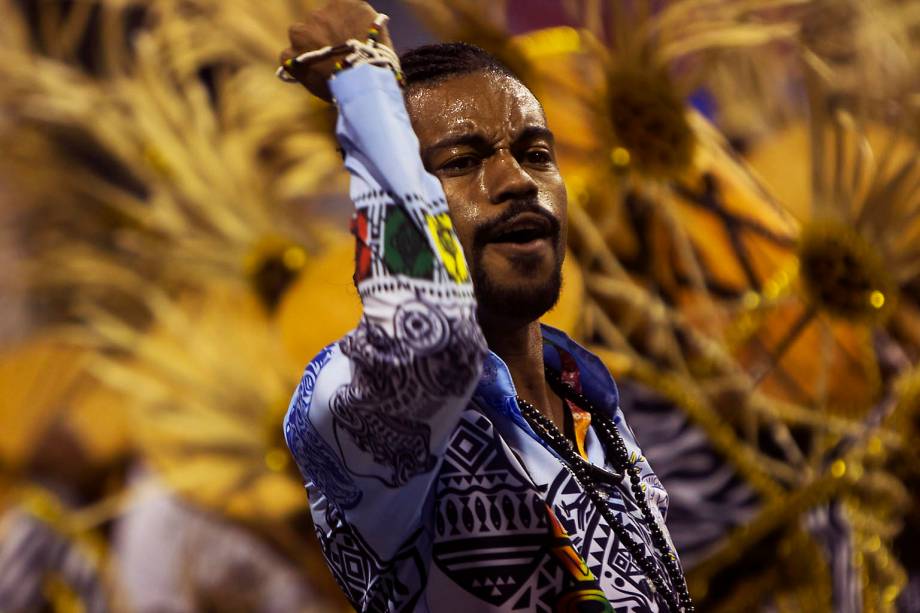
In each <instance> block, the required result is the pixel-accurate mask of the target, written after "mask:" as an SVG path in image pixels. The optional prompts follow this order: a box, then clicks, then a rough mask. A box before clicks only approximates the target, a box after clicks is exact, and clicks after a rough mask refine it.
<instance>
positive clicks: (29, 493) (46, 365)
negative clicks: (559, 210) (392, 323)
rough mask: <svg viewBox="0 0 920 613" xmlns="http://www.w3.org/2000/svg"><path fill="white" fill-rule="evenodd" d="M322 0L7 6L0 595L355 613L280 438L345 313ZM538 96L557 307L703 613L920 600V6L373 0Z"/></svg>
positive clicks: (350, 303) (1, 30)
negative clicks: (286, 63)
mask: <svg viewBox="0 0 920 613" xmlns="http://www.w3.org/2000/svg"><path fill="white" fill-rule="evenodd" d="M313 4H314V2H311V1H310V0H285V1H281V2H256V1H254V0H79V1H72V0H43V1H42V2H33V1H29V0H0V151H2V152H3V153H2V156H0V390H2V392H0V610H2V611H11V612H27V611H55V612H68V613H69V612H76V611H83V612H96V611H149V612H153V611H157V612H162V611H170V612H172V611H176V612H179V611H181V612H185V611H189V612H191V611H233V612H235V611H338V610H347V605H346V603H345V600H344V598H343V597H342V595H341V593H340V592H339V590H338V587H337V586H336V585H335V584H334V582H333V580H332V577H331V575H330V574H329V572H328V571H327V570H326V567H325V564H324V563H323V560H322V559H321V554H320V552H319V548H318V545H317V543H316V540H315V537H314V535H313V533H312V526H311V525H310V520H309V515H308V512H307V504H306V503H307V501H306V497H305V495H304V492H303V489H302V482H301V479H300V477H299V475H298V474H297V471H296V469H295V468H294V467H293V466H292V465H291V463H290V462H289V456H288V453H287V450H286V449H285V447H284V444H283V440H282V436H281V419H282V417H283V414H284V411H285V409H286V408H287V402H288V400H289V398H290V395H291V393H292V392H293V390H294V386H295V385H296V382H297V381H298V380H299V377H300V374H301V373H300V371H301V369H302V368H303V366H304V365H305V364H306V363H307V362H308V361H309V360H310V359H311V358H312V357H313V356H314V355H315V354H316V353H317V352H318V351H319V350H320V349H321V348H322V347H323V345H324V344H325V343H327V342H329V341H330V340H332V339H334V338H337V337H338V336H341V335H342V334H344V333H345V332H346V331H347V330H349V329H350V328H352V327H353V326H354V325H355V324H356V322H357V318H358V316H359V313H360V310H359V302H358V300H357V296H356V295H355V293H354V290H353V287H352V286H351V284H350V282H349V278H350V276H351V271H352V269H353V257H354V246H353V242H352V239H351V237H350V235H349V234H348V232H347V225H348V215H349V214H350V211H351V205H350V204H349V203H348V201H347V191H346V182H345V175H344V173H343V172H342V171H341V169H340V157H339V155H338V153H337V151H336V146H337V145H336V143H335V140H334V136H333V124H334V120H335V113H334V109H332V108H331V107H325V106H322V105H320V104H319V103H318V102H315V101H314V99H313V98H311V97H310V96H308V95H306V94H305V93H303V92H302V91H300V90H298V89H297V88H291V87H286V86H284V85H283V84H282V83H280V82H279V81H277V80H276V79H275V78H274V75H273V72H274V68H275V62H276V59H277V52H278V50H279V49H280V48H281V47H283V46H284V42H285V40H286V31H287V27H288V25H289V24H290V23H293V22H295V21H297V20H298V19H299V18H301V17H302V15H303V14H304V13H306V11H307V10H309V9H310V7H311V6H313ZM373 4H374V6H375V7H376V8H377V9H378V10H380V11H382V12H385V13H388V14H389V15H390V16H391V18H392V21H391V25H392V33H393V38H394V40H395V41H396V44H397V45H398V46H399V47H400V50H404V49H406V48H409V47H412V46H415V45H418V44H422V43H425V42H430V41H433V40H464V41H467V42H470V43H473V44H477V45H479V46H482V47H483V48H485V49H486V50H488V51H490V52H492V53H494V54H496V55H497V56H498V57H499V58H501V59H502V60H503V61H504V62H505V63H507V64H508V65H509V66H510V67H511V68H512V69H514V70H515V71H516V72H517V73H518V74H519V75H520V76H521V77H522V79H523V80H524V81H525V83H527V84H528V86H529V87H530V88H531V89H532V90H533V91H534V92H535V93H536V94H537V96H538V97H539V98H540V99H541V101H542V102H543V104H544V106H545V109H546V112H547V116H548V120H549V125H550V126H551V127H552V128H553V130H554V132H555V133H556V135H557V141H558V142H557V151H558V153H559V156H560V160H559V161H560V166H561V169H562V172H563V176H565V177H566V180H567V187H568V190H569V201H570V206H569V215H570V220H569V228H570V232H569V234H570V236H569V245H568V249H569V255H568V257H567V258H566V267H565V269H564V276H565V279H566V283H565V288H564V292H563V296H562V299H561V301H560V303H559V305H558V306H557V307H556V309H554V311H552V312H551V313H550V314H549V315H548V318H547V321H548V322H549V323H551V324H552V325H556V326H558V327H561V328H563V329H564V330H565V331H567V332H568V333H569V334H571V335H572V336H573V337H574V338H576V339H578V340H579V341H581V342H583V343H584V344H586V345H587V346H588V347H589V348H590V349H591V350H592V351H593V352H595V353H596V354H598V355H600V356H602V357H603V359H604V360H605V361H606V363H607V365H608V367H609V368H610V369H611V371H612V372H613V373H614V375H615V377H616V378H617V381H618V384H619V386H620V389H621V396H622V402H623V410H624V411H625V412H626V413H627V415H628V419H629V421H630V423H632V424H633V426H634V428H635V429H636V430H637V432H638V438H639V440H640V441H642V443H643V444H644V446H645V448H644V451H645V453H646V455H647V456H648V457H649V459H650V461H651V462H652V464H653V466H654V467H655V468H656V471H657V472H658V474H659V476H660V478H661V479H662V481H663V482H664V485H665V486H666V487H667V489H668V490H669V492H670V494H671V497H672V501H671V512H670V517H669V522H668V523H669V527H670V530H671V534H672V535H673V537H674V539H675V541H676V544H677V548H678V551H680V552H681V556H682V559H683V563H684V567H685V569H686V570H687V573H688V581H689V585H690V590H691V593H692V594H693V596H694V600H695V601H696V602H697V603H698V608H699V610H703V611H725V612H734V611H739V610H751V611H769V612H773V611H777V612H780V611H782V612H785V611H790V612H793V611H803V612H812V611H815V612H820V611H828V612H830V611H834V612H851V611H852V612H857V611H865V612H873V611H902V612H913V611H920V556H918V553H917V549H916V547H914V546H913V545H914V544H915V543H917V542H920V541H918V539H920V505H918V502H917V496H916V492H917V491H920V452H918V448H920V447H918V444H917V443H918V440H920V438H918V437H920V372H918V370H917V363H918V359H920V167H918V166H920V140H918V139H920V133H918V131H920V107H918V105H920V82H918V76H917V74H918V73H917V71H916V69H915V67H916V66H917V64H918V60H920V6H918V5H917V4H916V3H911V2H904V1H896V0H887V1H883V0H860V1H857V0H761V1H757V0H670V1H652V0H636V1H633V2H620V1H615V0H526V1H525V0H505V1H495V0H490V1H485V0H451V1H448V0H404V1H400V0H389V1H387V2H375V3H373Z"/></svg>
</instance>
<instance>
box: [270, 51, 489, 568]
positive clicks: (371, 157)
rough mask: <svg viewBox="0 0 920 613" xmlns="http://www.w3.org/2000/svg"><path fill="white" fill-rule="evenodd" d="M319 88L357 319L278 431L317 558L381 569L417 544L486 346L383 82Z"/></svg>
mask: <svg viewBox="0 0 920 613" xmlns="http://www.w3.org/2000/svg"><path fill="white" fill-rule="evenodd" d="M329 86H330V89H331V93H332V95H333V96H334V98H335V101H336V104H337V106H338V111H339V119H338V124H337V135H338V138H339V142H340V143H341V145H342V147H343V149H344V151H345V166H346V168H347V169H348V171H349V172H350V174H351V197H352V200H353V201H354V203H355V214H354V217H353V220H352V231H353V233H354V234H355V238H356V241H357V247H356V269H355V277H354V278H355V283H356V285H357V288H358V292H359V294H360V296H361V300H362V302H363V305H364V314H363V317H362V319H361V322H360V323H359V325H358V327H357V328H356V329H355V330H354V331H353V332H351V333H350V334H348V335H347V336H346V337H345V338H343V339H342V340H341V341H339V342H337V343H334V344H332V345H330V346H329V347H327V348H326V349H325V350H324V351H323V352H322V353H321V354H320V355H319V356H317V358H316V359H314V360H313V362H311V364H310V365H309V366H308V367H307V371H306V374H305V375H304V378H303V380H302V382H301V384H300V386H299V387H298V389H297V391H296V393H295V394H294V397H293V399H292V402H291V405H290V408H289V411H288V415H287V417H286V419H285V425H284V429H285V437H286V440H287V443H288V446H289V447H290V449H291V451H292V453H293V455H294V457H295V459H296V461H297V464H298V466H299V467H300V469H301V472H302V473H303V476H304V479H305V482H306V485H307V489H308V491H309V496H310V501H311V505H312V509H313V515H314V521H315V522H316V524H317V528H318V532H319V536H320V540H321V543H322V544H323V546H324V549H326V553H327V559H328V558H330V551H331V550H332V549H334V548H335V547H337V546H338V544H339V542H340V541H341V539H343V538H348V539H351V542H358V543H359V546H360V547H361V548H364V549H367V550H368V551H367V552H366V555H368V556H370V557H372V558H373V559H375V560H376V561H377V563H379V564H381V565H385V564H386V563H387V562H388V561H389V560H392V559H393V558H394V557H395V556H397V555H399V554H400V553H401V552H405V550H406V549H407V548H409V549H411V548H412V547H413V540H414V539H415V538H416V536H417V535H418V534H419V530H420V526H421V519H422V513H423V508H424V505H425V501H426V500H427V499H428V497H429V493H430V490H431V488H432V484H433V481H434V479H435V476H436V473H437V469H438V466H439V465H440V461H441V456H442V454H443V453H444V451H445V448H446V446H447V442H448V437H449V436H450V434H451V433H452V431H453V430H454V428H455V426H456V424H457V421H458V420H459V418H460V414H461V412H462V411H463V409H464V408H465V407H466V404H467V402H468V401H469V398H470V396H471V395H472V393H473V390H474V388H475V386H476V383H477V381H478V379H479V373H480V366H481V363H482V359H483V357H484V356H485V354H486V351H487V348H486V344H485V341H484V339H483V337H482V334H481V332H480V329H479V326H478V324H477V322H476V318H475V301H474V298H473V290H472V285H471V283H470V279H469V274H468V270H467V267H466V261H465V259H464V256H463V251H462V249H461V247H460V243H459V241H458V240H457V237H456V236H455V234H454V232H453V229H452V226H451V222H450V218H449V217H448V214H447V206H446V201H445V199H444V194H443V192H442V190H441V186H440V183H439V182H438V180H437V179H436V178H434V177H433V176H431V175H430V174H428V173H427V172H426V171H425V169H424V167H423V166H422V162H421V160H420V158H419V153H418V140H417V138H416V136H415V134H414V133H413V131H412V128H411V125H410V123H409V119H408V116H407V114H406V110H405V106H404V104H403V99H402V92H401V90H400V88H399V86H398V84H397V81H396V79H395V77H394V75H393V73H392V72H391V71H390V70H388V69H386V68H379V67H375V66H370V65H359V66H356V67H353V68H348V69H346V70H343V71H341V72H339V73H337V74H336V75H335V76H334V77H333V78H332V79H331V80H330V81H329ZM317 299H319V300H321V299H322V297H321V296H317ZM305 323H306V322H305ZM330 566H333V571H335V568H334V563H333V562H332V560H330Z"/></svg>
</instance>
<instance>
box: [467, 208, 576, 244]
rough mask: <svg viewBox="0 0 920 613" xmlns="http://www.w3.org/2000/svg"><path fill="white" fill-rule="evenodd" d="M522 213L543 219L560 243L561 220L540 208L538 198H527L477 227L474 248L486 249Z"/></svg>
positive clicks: (556, 240)
mask: <svg viewBox="0 0 920 613" xmlns="http://www.w3.org/2000/svg"><path fill="white" fill-rule="evenodd" d="M522 213H534V214H535V215H539V216H540V217H543V218H544V219H545V220H546V221H547V222H548V223H549V224H550V232H551V235H552V237H553V240H554V242H556V243H558V242H559V231H560V230H561V224H560V223H559V220H558V219H556V216H555V215H553V214H552V213H550V212H549V211H547V210H546V209H545V208H543V207H542V206H540V203H539V202H538V201H537V199H536V198H527V199H523V200H512V201H511V204H509V205H508V207H507V208H506V209H505V210H504V211H502V212H501V214H500V215H499V216H498V217H496V218H495V219H490V220H489V221H486V222H483V223H482V224H481V225H480V226H479V227H477V228H476V230H475V231H474V232H473V246H474V247H475V248H476V249H482V248H483V247H485V245H486V244H487V243H489V242H491V241H492V239H493V238H495V237H496V236H497V235H498V233H499V232H500V231H501V229H502V228H503V227H504V226H505V225H506V224H507V223H508V222H510V221H511V220H512V219H514V218H515V217H517V216H518V215H520V214H522Z"/></svg>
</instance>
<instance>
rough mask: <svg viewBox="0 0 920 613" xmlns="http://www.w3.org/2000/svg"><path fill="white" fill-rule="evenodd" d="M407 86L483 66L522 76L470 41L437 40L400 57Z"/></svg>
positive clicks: (466, 72)
mask: <svg viewBox="0 0 920 613" xmlns="http://www.w3.org/2000/svg"><path fill="white" fill-rule="evenodd" d="M399 61H400V64H402V71H403V75H405V79H406V89H409V88H411V87H413V86H417V85H434V84H437V83H440V82H442V81H445V80H447V79H449V78H451V77H457V76H460V75H465V74H470V73H473V72H479V71H480V70H484V71H489V72H494V73H498V74H502V75H506V76H509V77H511V78H513V79H515V80H516V81H521V78H520V77H519V76H518V75H516V74H514V71H512V70H511V69H510V68H508V67H507V66H506V65H505V64H503V63H502V62H501V61H500V60H499V59H498V58H496V57H495V56H494V55H492V54H491V53H489V52H488V51H485V50H484V49H480V48H479V47H477V46H476V45H471V44H469V43H459V42H458V43H437V44H434V45H422V46H421V47H416V48H415V49H410V50H408V51H406V52H405V53H403V54H402V55H401V56H400V58H399Z"/></svg>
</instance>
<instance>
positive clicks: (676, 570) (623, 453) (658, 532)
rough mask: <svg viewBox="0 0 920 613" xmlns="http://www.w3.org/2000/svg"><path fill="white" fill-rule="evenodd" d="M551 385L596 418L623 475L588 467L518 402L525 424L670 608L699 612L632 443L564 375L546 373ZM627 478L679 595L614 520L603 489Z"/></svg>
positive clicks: (559, 435) (558, 435)
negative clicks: (550, 451) (655, 511)
mask: <svg viewBox="0 0 920 613" xmlns="http://www.w3.org/2000/svg"><path fill="white" fill-rule="evenodd" d="M546 380H547V381H548V382H549V384H550V385H551V386H552V387H553V389H554V390H555V391H556V393H557V394H559V395H560V396H561V397H563V398H568V399H569V400H572V401H573V402H575V404H576V405H578V406H579V407H580V408H582V409H584V410H586V411H588V413H590V414H591V423H592V425H594V427H595V431H596V432H597V434H598V435H599V436H598V438H599V439H600V440H601V443H602V444H603V446H604V451H605V454H606V456H607V457H608V459H609V460H610V461H611V463H612V464H613V466H614V469H615V470H617V471H619V472H620V474H614V473H608V472H607V471H605V470H602V469H600V468H598V467H596V466H594V465H593V464H591V463H590V462H586V461H585V460H584V459H583V458H582V457H581V456H580V455H579V454H578V452H577V451H576V450H575V448H574V446H573V445H572V443H571V442H570V441H569V440H568V439H567V438H566V437H565V435H564V434H563V433H562V432H560V431H559V428H557V427H556V425H555V424H554V423H553V422H552V421H550V420H549V419H548V418H547V417H546V416H545V415H543V413H541V412H540V411H539V410H538V409H537V408H536V407H535V406H533V405H532V404H531V403H529V402H527V401H526V400H524V399H523V398H521V397H520V396H518V397H517V402H518V405H519V406H520V407H521V413H522V414H523V415H524V417H525V419H527V421H528V422H530V425H531V426H532V427H534V430H536V431H537V433H538V434H539V435H540V436H542V437H543V439H544V440H545V441H546V442H547V443H548V444H549V445H550V447H552V448H553V450H555V451H556V453H558V454H559V455H560V457H561V458H562V459H563V463H564V464H565V466H566V467H567V468H568V469H569V471H571V473H572V475H573V476H574V477H575V479H576V480H577V481H578V482H579V484H580V485H581V487H582V489H583V490H584V491H585V493H586V494H587V495H588V497H589V498H590V499H591V501H592V502H593V503H594V506H595V507H596V508H597V509H598V511H599V512H600V513H601V515H602V516H603V517H604V519H605V520H606V521H607V524H608V525H609V526H610V527H611V529H613V530H614V531H615V532H616V533H617V536H618V537H619V538H620V540H621V541H622V542H623V544H624V545H625V546H626V549H627V550H628V551H629V553H630V554H631V555H632V557H633V559H634V560H635V561H636V563H637V564H638V565H639V567H640V568H641V569H642V571H643V572H644V573H645V576H646V577H647V578H648V579H649V580H650V581H651V587H652V588H653V591H657V592H659V593H661V595H662V596H663V597H664V599H665V601H666V602H667V603H668V608H670V609H671V610H672V611H675V612H683V613H691V612H692V611H694V607H693V601H692V600H691V598H690V591H689V590H688V589H687V582H686V580H685V579H684V575H683V573H682V572H681V570H680V565H679V564H678V563H677V556H676V555H675V554H674V552H673V551H671V548H670V546H669V545H668V541H667V538H666V537H665V535H664V531H663V530H662V529H661V526H660V525H659V524H658V522H657V521H655V517H654V515H652V510H651V508H650V507H649V504H648V500H647V499H646V496H645V490H643V489H642V479H641V477H640V472H639V467H638V466H637V465H636V464H635V463H634V462H631V461H630V458H629V451H628V450H627V449H626V443H625V442H624V441H623V437H622V436H620V433H619V431H618V430H617V428H616V424H614V423H613V420H612V419H611V418H610V417H608V416H607V415H605V414H604V413H603V412H601V411H598V410H597V409H595V407H594V405H593V404H592V403H591V402H590V401H589V400H588V399H587V398H585V396H584V395H582V394H580V393H579V392H577V391H575V390H574V389H573V388H572V387H571V386H570V385H568V384H566V383H565V382H563V381H562V378H561V377H560V376H559V374H558V373H556V372H554V371H552V370H551V369H550V368H549V367H547V368H546ZM624 475H629V481H630V488H631V489H632V493H633V497H634V498H635V499H636V503H637V504H638V505H639V510H640V511H641V512H642V518H643V519H644V521H645V524H646V526H647V527H648V530H649V533H650V534H651V537H652V544H653V545H654V546H655V549H656V550H657V551H656V553H657V554H658V556H659V558H660V559H661V561H662V563H663V564H664V567H665V568H666V569H667V572H668V576H669V577H670V579H671V583H673V584H674V586H676V588H677V593H676V594H675V593H674V590H672V589H670V588H669V587H668V585H667V584H666V582H665V580H664V577H663V576H662V573H661V571H660V570H659V569H658V566H657V565H656V564H655V561H654V560H653V559H652V557H651V556H649V555H645V552H644V550H643V547H642V545H641V544H640V543H639V542H638V541H636V540H635V539H633V537H632V536H630V534H629V532H628V531H627V530H626V527H625V526H624V525H623V520H622V519H621V518H620V517H618V516H616V515H614V514H613V513H612V512H611V510H610V507H609V506H608V505H607V502H606V500H607V498H608V497H609V496H608V494H607V493H606V492H604V491H602V490H601V489H600V488H599V487H598V486H599V483H603V484H604V486H606V487H616V485H617V484H618V483H619V482H620V480H622V478H623V476H624Z"/></svg>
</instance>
